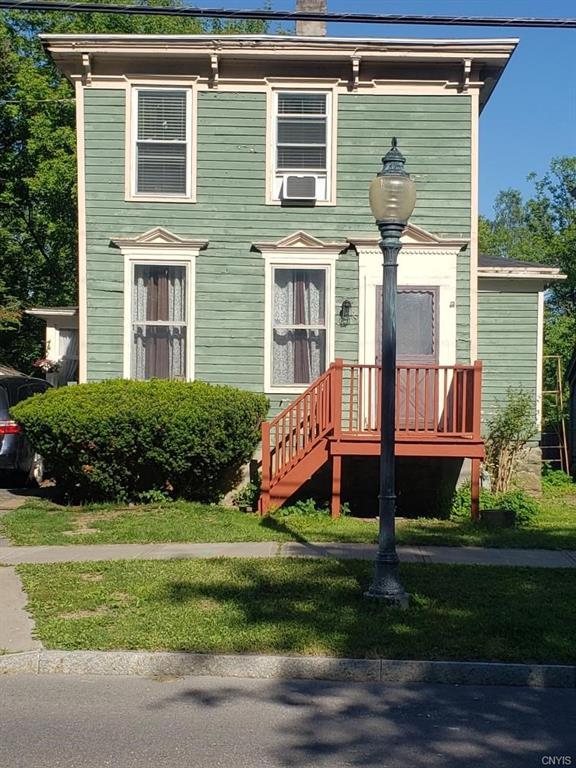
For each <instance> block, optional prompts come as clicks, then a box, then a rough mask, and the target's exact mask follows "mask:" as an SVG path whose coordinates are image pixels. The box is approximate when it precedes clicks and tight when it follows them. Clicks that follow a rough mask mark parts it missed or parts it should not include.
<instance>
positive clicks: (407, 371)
mask: <svg viewBox="0 0 576 768" xmlns="http://www.w3.org/2000/svg"><path fill="white" fill-rule="evenodd" d="M481 379H482V363H481V362H476V363H474V365H420V364H418V363H415V364H412V365H406V364H399V365H397V366H396V440H414V441H426V442H428V441H431V442H440V441H443V440H446V439H447V438H452V439H459V440H477V441H479V440H481V436H480V396H481ZM379 433H380V367H379V366H377V365H363V364H356V363H352V364H350V363H344V362H343V361H342V360H336V361H335V362H334V363H332V365H331V366H330V367H329V368H328V370H327V371H326V372H325V373H323V374H322V375H321V376H320V377H319V378H318V379H316V381H314V382H313V383H312V384H311V385H310V386H309V387H308V389H306V391H305V392H303V393H302V394H301V395H300V396H299V397H297V398H296V400H294V402H293V403H291V404H290V405H289V406H288V407H287V408H285V409H284V410H283V411H282V412H281V413H279V414H278V415H277V416H276V417H275V418H273V419H272V420H271V421H267V422H264V423H263V424H262V496H263V498H264V499H266V498H268V497H269V495H270V491H271V489H272V488H273V486H274V485H276V484H278V483H280V482H281V481H282V478H283V477H284V476H285V475H286V474H287V473H288V472H290V471H291V470H292V469H293V468H294V467H295V466H297V465H298V464H299V463H300V462H301V461H302V459H303V458H304V457H306V456H307V455H308V454H309V453H311V451H313V450H314V448H315V447H316V446H317V445H318V444H320V443H321V442H322V441H324V440H325V439H326V438H327V437H332V438H333V439H335V440H344V439H354V438H373V439H374V440H377V439H378V436H379ZM265 503H266V502H265Z"/></svg>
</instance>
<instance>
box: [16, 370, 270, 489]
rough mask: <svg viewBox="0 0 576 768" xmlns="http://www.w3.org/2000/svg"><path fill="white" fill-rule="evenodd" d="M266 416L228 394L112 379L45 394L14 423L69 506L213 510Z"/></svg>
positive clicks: (256, 398) (202, 386) (262, 401)
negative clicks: (166, 499)
mask: <svg viewBox="0 0 576 768" xmlns="http://www.w3.org/2000/svg"><path fill="white" fill-rule="evenodd" d="M267 408H268V402H267V400H266V398H265V397H264V396H263V395H259V394H255V393H252V392H243V391H241V390H238V389H234V388H233V387H223V386H213V385H210V384H206V383H204V382H193V383H185V382H176V381H161V380H152V381H128V380H123V379H118V380H113V381H105V382H101V383H98V384H82V385H79V386H76V387H63V388H61V389H52V390H49V391H48V392H46V393H45V394H42V395H37V396H35V397H32V398H30V399H28V400H24V401H23V402H21V403H19V404H18V405H17V406H15V407H14V408H13V410H12V415H13V417H14V418H15V419H16V420H17V421H18V422H19V423H20V424H21V425H22V427H23V429H24V432H25V433H26V435H27V436H28V438H29V440H30V441H31V443H32V445H33V446H34V449H35V450H36V451H38V452H39V453H41V454H42V455H43V456H44V457H45V458H46V460H47V462H48V465H49V468H50V470H51V473H52V475H53V477H54V478H55V480H56V482H57V485H58V487H59V489H60V490H61V491H62V492H63V493H65V494H66V495H67V496H69V497H71V498H74V499H78V500H82V501H84V500H123V501H126V500H140V499H143V498H150V493H153V495H154V496H155V497H156V498H158V497H159V496H158V494H159V493H162V494H165V495H167V496H170V497H173V498H176V497H182V498H189V499H197V500H201V501H216V500H217V499H218V498H219V497H220V496H221V494H222V493H223V492H224V491H225V490H226V489H227V488H230V487H233V485H234V481H235V480H236V479H237V473H238V471H239V469H240V467H241V465H242V464H244V463H245V462H246V461H248V460H249V459H250V458H251V456H252V454H253V452H254V449H255V448H256V445H257V444H258V441H259V438H260V432H259V427H260V423H261V421H262V419H263V418H264V417H265V415H266V411H267ZM147 494H148V496H147Z"/></svg>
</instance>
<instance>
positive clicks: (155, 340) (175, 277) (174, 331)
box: [132, 264, 186, 379]
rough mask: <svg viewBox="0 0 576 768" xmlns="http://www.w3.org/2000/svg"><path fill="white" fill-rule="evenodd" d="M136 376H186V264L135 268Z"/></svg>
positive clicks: (141, 377) (134, 362) (172, 377)
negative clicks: (181, 265)
mask: <svg viewBox="0 0 576 768" xmlns="http://www.w3.org/2000/svg"><path fill="white" fill-rule="evenodd" d="M132 318H133V329H134V344H133V356H132V375H133V377H134V378H135V379H151V378H158V379H178V378H184V377H185V375H186V267H179V266H156V265H154V266H147V265H141V264H138V265H136V266H135V267H134V284H133V295H132Z"/></svg>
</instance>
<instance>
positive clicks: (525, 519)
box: [495, 491, 540, 525]
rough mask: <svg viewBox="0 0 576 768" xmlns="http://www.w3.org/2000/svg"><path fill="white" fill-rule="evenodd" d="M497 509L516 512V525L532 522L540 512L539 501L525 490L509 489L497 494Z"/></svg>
mask: <svg viewBox="0 0 576 768" xmlns="http://www.w3.org/2000/svg"><path fill="white" fill-rule="evenodd" d="M495 501H496V503H495V507H496V509H505V510H508V511H509V512H514V514H515V515H516V525H526V524H527V523H530V522H532V520H534V518H535V517H536V515H537V514H538V512H539V511H540V510H539V507H538V503H537V502H536V501H535V499H533V498H532V497H531V496H528V495H527V494H526V493H524V491H507V492H506V493H501V494H499V495H497V496H496V500H495Z"/></svg>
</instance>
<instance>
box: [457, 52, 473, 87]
mask: <svg viewBox="0 0 576 768" xmlns="http://www.w3.org/2000/svg"><path fill="white" fill-rule="evenodd" d="M463 64H464V68H463V70H462V82H461V84H460V90H461V91H462V93H468V88H469V87H470V74H471V72H472V60H471V59H464V62H463Z"/></svg>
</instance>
